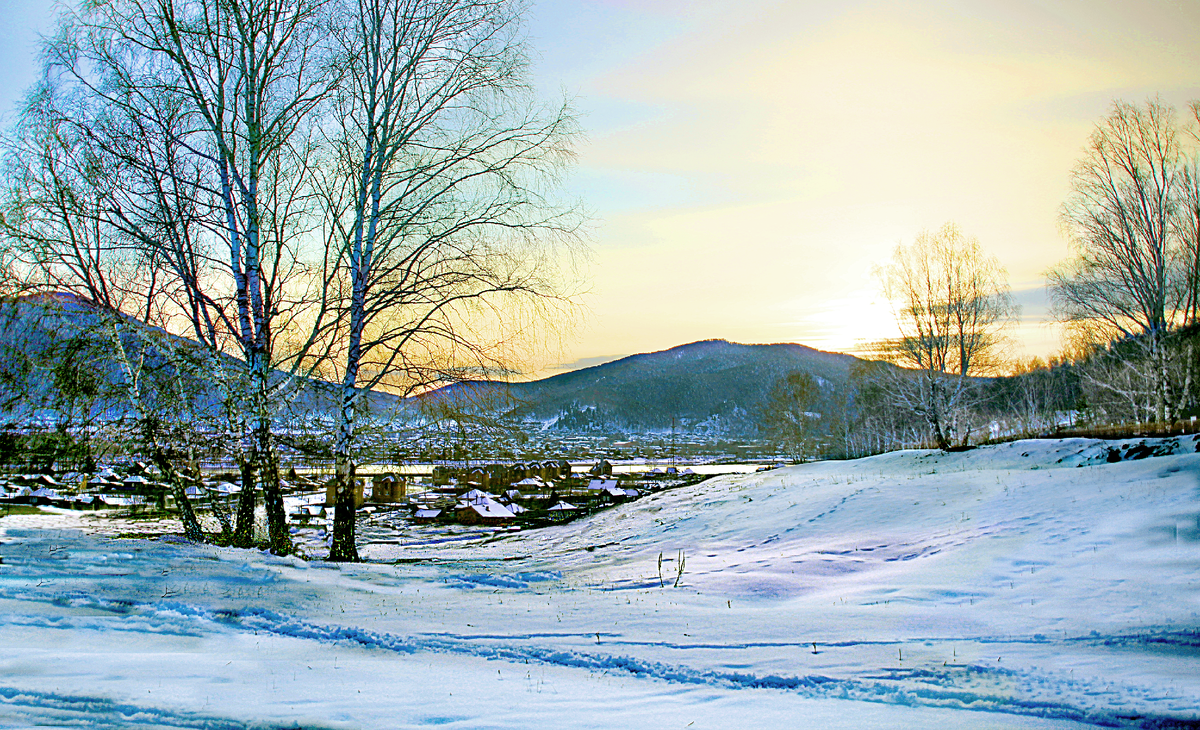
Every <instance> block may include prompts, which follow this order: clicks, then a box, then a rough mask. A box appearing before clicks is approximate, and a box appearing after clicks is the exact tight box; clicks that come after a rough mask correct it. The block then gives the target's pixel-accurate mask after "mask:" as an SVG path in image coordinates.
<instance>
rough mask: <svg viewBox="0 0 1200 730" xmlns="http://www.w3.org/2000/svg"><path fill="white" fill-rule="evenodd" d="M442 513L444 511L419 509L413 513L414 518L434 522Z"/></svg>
mask: <svg viewBox="0 0 1200 730" xmlns="http://www.w3.org/2000/svg"><path fill="white" fill-rule="evenodd" d="M441 513H442V511H441V510H440V509H432V508H428V509H419V510H417V511H416V512H414V513H413V517H416V518H417V519H418V520H432V519H433V518H435V517H437V516H438V515H440V514H441Z"/></svg>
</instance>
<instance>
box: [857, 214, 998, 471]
mask: <svg viewBox="0 0 1200 730" xmlns="http://www.w3.org/2000/svg"><path fill="white" fill-rule="evenodd" d="M879 273H880V275H881V277H882V279H883V285H884V291H885V293H886V294H887V296H888V297H889V298H890V299H891V300H892V302H893V304H894V306H895V307H896V318H897V321H898V323H899V325H900V337H898V338H896V339H894V340H888V341H885V342H882V343H878V344H877V345H876V348H877V352H878V354H880V355H882V356H883V357H884V358H885V359H887V360H889V361H891V362H893V363H895V364H897V365H900V366H902V367H905V368H909V369H911V370H913V371H915V372H913V373H911V374H909V373H902V372H899V371H896V372H894V373H893V375H894V382H893V383H892V387H891V390H892V394H891V395H892V397H893V398H894V399H895V400H896V401H897V402H898V403H901V404H902V405H903V406H904V407H905V408H907V409H909V410H911V411H912V412H914V413H917V414H919V415H920V416H921V417H922V418H923V419H924V420H925V422H926V423H927V424H928V426H929V429H930V435H931V436H932V437H933V439H934V441H935V442H936V443H937V445H938V446H939V447H940V448H943V449H945V448H948V447H949V446H950V444H951V440H952V439H953V438H954V436H955V435H960V436H961V438H962V440H963V442H964V443H965V442H966V440H967V439H968V438H969V437H970V431H971V424H970V423H969V422H968V419H967V418H966V415H967V410H968V408H969V406H970V405H971V399H972V398H973V397H974V396H975V395H976V394H975V392H974V389H973V387H972V382H971V380H970V376H972V375H981V374H986V373H988V372H990V371H992V370H993V369H994V368H995V367H996V365H997V363H998V362H999V352H998V350H999V347H1000V345H1001V344H1002V337H1001V335H1002V331H1003V328H1004V327H1005V326H1006V325H1007V324H1008V323H1009V322H1010V321H1011V319H1012V317H1013V316H1014V315H1015V313H1016V305H1015V304H1014V302H1013V300H1012V296H1011V295H1010V293H1009V289H1008V283H1007V274H1006V272H1005V271H1004V269H1003V267H1001V266H1000V263H999V262H998V261H997V260H996V258H995V257H994V256H989V255H987V254H986V253H984V251H983V249H982V247H981V246H980V245H979V241H978V240H977V239H975V238H973V237H967V236H964V235H963V234H962V232H961V231H960V230H959V229H958V227H957V226H956V225H954V224H953V223H947V224H946V225H945V226H943V227H942V228H941V229H940V230H938V231H937V232H936V233H931V232H929V231H924V232H922V233H921V234H920V235H918V236H917V238H916V240H915V241H913V243H911V244H909V245H907V246H906V245H899V246H897V247H896V249H895V251H894V253H893V255H892V262H891V264H889V265H888V266H887V267H886V268H885V269H882V270H881V271H880V272H879Z"/></svg>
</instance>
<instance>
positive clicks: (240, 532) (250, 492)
mask: <svg viewBox="0 0 1200 730" xmlns="http://www.w3.org/2000/svg"><path fill="white" fill-rule="evenodd" d="M256 462H257V459H256V458H254V456H253V455H251V456H249V457H247V456H246V455H243V456H242V457H241V460H240V463H239V470H240V471H241V473H242V491H241V493H240V494H238V506H237V526H236V527H234V530H233V546H234V547H240V548H248V547H254V507H255V504H254V502H255V498H254V488H255V486H257V481H258V480H257V479H256V478H255V477H256V471H257V463H256Z"/></svg>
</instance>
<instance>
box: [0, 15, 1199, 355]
mask: <svg viewBox="0 0 1200 730" xmlns="http://www.w3.org/2000/svg"><path fill="white" fill-rule="evenodd" d="M0 8H3V11H4V12H3V17H4V18H5V19H6V22H5V23H4V25H3V27H2V28H0V68H4V69H6V71H5V73H4V74H3V75H2V76H0V109H3V110H7V111H8V118H9V119H11V116H12V110H13V109H14V108H15V104H16V103H17V101H18V100H19V98H20V95H21V93H22V90H23V89H24V88H25V87H27V86H28V85H29V84H30V83H31V82H32V81H33V80H34V78H35V77H36V61H35V59H34V50H35V48H36V43H37V34H38V33H39V32H42V33H45V32H49V31H50V30H51V28H52V18H53V12H52V10H51V9H49V8H47V7H46V4H45V3H43V2H31V1H29V0H0ZM527 22H528V32H529V37H530V42H531V45H532V50H533V55H534V61H533V73H534V81H535V84H536V86H537V87H538V89H539V91H540V92H541V93H542V94H543V95H544V96H546V97H547V98H548V99H556V98H561V97H562V96H563V95H566V96H567V97H569V98H571V99H572V100H573V103H574V105H575V108H576V109H577V110H578V113H579V114H580V120H581V123H582V126H583V128H584V129H585V131H586V137H585V139H584V140H583V141H582V142H581V144H580V146H579V148H578V154H579V159H578V165H577V167H576V168H575V170H574V171H573V173H572V174H571V176H570V177H569V179H568V180H567V182H566V190H565V192H566V194H567V196H568V197H574V198H579V199H580V200H582V201H583V203H584V205H585V206H586V207H587V209H588V210H589V211H590V213H591V215H592V222H591V225H590V227H589V232H590V247H591V251H592V256H591V261H590V266H589V270H588V271H589V277H588V285H587V290H588V293H587V294H586V295H585V296H584V297H583V298H582V304H583V309H582V315H581V316H580V317H579V318H578V324H577V325H576V326H575V327H574V328H573V330H572V331H570V332H569V333H568V334H567V335H566V336H565V338H564V339H563V340H562V342H561V344H559V345H554V346H551V347H550V348H549V350H548V351H547V353H546V354H544V355H543V356H542V357H541V362H543V363H544V364H545V365H547V366H548V368H547V369H545V370H541V371H540V372H541V373H552V372H555V371H556V368H557V369H559V370H561V369H572V368H576V367H581V366H586V365H593V364H597V363H599V362H603V361H605V360H609V359H614V358H616V357H619V356H623V355H627V354H633V353H637V352H647V351H654V350H661V349H665V348H668V347H672V346H675V345H679V344H683V343H687V342H692V341H696V340H702V339H710V338H724V339H729V340H733V341H737V342H745V343H765V342H798V343H802V344H806V345H810V346H813V347H818V348H821V349H826V350H837V351H854V350H855V348H857V347H859V346H861V345H862V344H863V343H864V342H867V341H870V340H872V339H878V338H881V337H887V336H891V335H894V334H895V332H896V330H895V322H894V319H893V317H892V314H891V307H890V306H889V303H888V302H887V301H886V299H884V297H883V296H882V293H881V291H880V284H879V280H878V277H877V276H876V275H875V273H874V271H875V270H876V269H877V267H879V266H881V265H884V264H886V262H887V261H888V259H889V258H890V255H891V251H892V250H893V249H894V248H895V247H896V246H897V245H898V244H901V243H908V242H911V241H912V240H913V239H914V238H915V237H916V236H917V235H918V234H919V233H920V232H921V231H922V230H926V229H928V230H934V229H937V228H940V227H941V226H942V225H943V224H944V223H946V222H948V221H954V222H956V223H957V224H958V225H959V226H960V227H961V228H962V229H963V230H964V232H966V233H967V234H969V235H973V236H976V237H977V238H978V239H979V240H980V242H981V244H982V245H983V247H984V248H985V249H986V250H987V251H988V252H990V253H992V254H994V255H995V256H996V257H997V258H998V259H999V260H1000V262H1001V263H1002V264H1003V265H1004V266H1005V268H1006V269H1007V270H1008V273H1009V281H1010V284H1011V286H1012V289H1013V292H1014V294H1015V296H1016V298H1017V300H1018V301H1019V302H1021V303H1022V304H1023V310H1022V315H1021V319H1020V321H1019V323H1018V324H1017V325H1016V326H1015V327H1014V328H1013V329H1012V331H1011V333H1010V335H1011V339H1012V341H1013V351H1012V354H1014V355H1019V356H1026V355H1043V356H1045V355H1049V354H1053V353H1054V352H1056V351H1057V350H1058V349H1059V347H1060V341H1059V335H1058V332H1057V329H1056V328H1055V327H1054V326H1053V325H1052V324H1051V323H1050V319H1051V317H1050V313H1049V311H1048V307H1047V303H1048V300H1047V295H1046V291H1045V284H1044V281H1045V280H1044V272H1045V271H1046V269H1047V268H1049V267H1050V266H1052V265H1054V264H1055V263H1057V262H1059V261H1061V260H1063V259H1064V258H1065V257H1067V256H1068V255H1069V253H1070V251H1069V247H1068V245H1067V243H1066V240H1065V239H1064V237H1063V236H1062V234H1061V232H1060V231H1059V227H1058V219H1057V215H1058V208H1059V206H1060V204H1061V203H1062V201H1063V199H1064V197H1065V196H1066V194H1067V192H1068V190H1069V176H1070V171H1071V168H1072V166H1073V165H1074V163H1075V161H1076V160H1078V159H1079V157H1080V156H1081V153H1082V148H1083V146H1084V144H1085V142H1086V141H1087V137H1088V135H1089V133H1090V132H1091V130H1092V129H1093V128H1094V126H1095V124H1096V123H1097V122H1098V121H1099V120H1100V119H1102V118H1103V116H1104V115H1105V114H1106V112H1107V111H1108V109H1109V108H1110V106H1111V104H1112V102H1113V101H1114V100H1115V99H1123V100H1127V101H1134V102H1140V101H1144V100H1146V99H1147V98H1151V97H1154V96H1158V97H1160V98H1161V99H1162V100H1163V101H1165V102H1168V103H1171V104H1173V105H1175V106H1177V107H1180V108H1182V107H1183V106H1185V105H1186V104H1187V102H1189V101H1190V100H1193V99H1197V98H1200V72H1197V71H1196V69H1198V68H1200V44H1198V43H1196V42H1195V29H1196V28H1197V27H1200V4H1198V3H1195V2H1193V1H1191V0H1178V1H1176V0H1149V1H1146V2H1112V1H1110V2H1097V1H1096V0H1039V1H1036V2H1033V1H1029V2H1026V1H1015V2H1014V1H1005V2H1001V1H999V0H991V1H989V0H959V1H955V2H950V1H949V0H946V1H944V2H935V1H931V0H910V1H908V2H901V1H900V0H882V1H877V2H870V1H859V0H848V1H846V0H843V1H840V2H805V1H797V0H791V1H771V0H736V1H735V0H689V1H688V2H684V1H683V0H637V1H636V2H635V1H634V0H533V2H532V4H531V5H530V8H529V13H528V18H527ZM535 369H536V367H535Z"/></svg>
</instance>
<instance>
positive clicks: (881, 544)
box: [0, 437, 1200, 728]
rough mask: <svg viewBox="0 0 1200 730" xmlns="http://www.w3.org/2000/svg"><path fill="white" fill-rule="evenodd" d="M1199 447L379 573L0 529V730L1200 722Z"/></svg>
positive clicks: (1072, 446)
mask: <svg viewBox="0 0 1200 730" xmlns="http://www.w3.org/2000/svg"><path fill="white" fill-rule="evenodd" d="M1198 446H1200V444H1198V443H1197V439H1196V438H1195V437H1185V438H1179V439H1167V440H1161V439H1160V440H1127V441H1124V442H1099V441H1092V440H1082V439H1070V440H1063V441H1021V442H1016V443H1011V444H1005V445H1001V446H995V447H987V448H981V449H977V450H974V451H969V452H963V453H954V454H942V453H940V452H925V451H908V452H899V453H893V454H887V455H884V456H879V457H875V458H870V459H862V460H858V461H853V462H823V463H816V464H806V465H802V466H796V467H789V468H786V469H777V470H773V471H769V472H761V473H756V474H746V475H735V476H727V477H720V478H715V479H711V480H708V481H705V482H703V483H701V484H698V485H695V486H693V487H687V488H681V489H678V490H673V491H670V492H664V493H659V494H656V495H653V496H650V497H647V498H644V499H641V500H638V501H636V502H632V503H629V504H626V505H623V506H621V507H618V508H615V509H612V510H608V511H605V512H602V513H599V514H597V515H594V516H593V517H591V518H589V519H587V520H583V521H579V522H575V523H572V524H570V525H564V526H560V527H554V528H548V529H543V530H535V531H529V532H525V533H515V534H505V535H502V536H490V535H488V534H487V533H483V532H478V531H476V532H463V533H462V534H459V535H447V534H446V533H445V532H441V531H432V530H428V529H419V530H418V529H408V530H402V531H399V532H391V531H389V530H386V529H383V527H382V526H381V524H380V523H379V522H375V523H373V524H370V523H369V524H364V529H363V534H364V539H365V543H364V545H363V546H362V551H363V553H364V555H365V556H367V557H368V558H370V560H371V561H372V562H368V563H364V564H358V565H341V566H339V565H332V564H326V563H323V562H319V561H314V562H305V561H302V560H300V559H298V558H286V559H285V558H276V557H273V556H270V555H265V554H261V553H258V552H252V551H250V552H248V551H238V550H231V549H221V548H215V547H211V546H193V545H189V544H186V543H183V542H182V541H180V540H177V539H172V538H165V539H148V540H147V539H143V540H136V539H118V538H114V537H110V536H105V535H97V534H90V535H89V534H85V533H83V532H81V531H79V530H77V529H55V526H56V525H57V526H77V525H79V524H81V523H82V522H83V521H82V520H80V519H78V518H72V517H61V518H60V517H46V516H13V517H8V518H3V519H0V531H2V534H0V543H2V544H0V556H2V557H3V564H2V565H0V647H2V649H0V727H21V726H35V725H36V726H46V725H51V726H53V725H63V726H84V727H89V726H95V727H129V726H136V727H153V728H158V727H163V728H167V727H170V728H175V727H184V728H193V727H197V728H226V727H228V728H234V727H245V726H247V725H253V726H261V727H295V726H301V727H362V728H374V727H420V726H427V725H439V726H444V727H452V728H528V727H571V728H575V727H579V728H585V727H621V728H627V727H647V728H673V727H677V728H689V727H690V728H748V727H770V728H776V727H812V728H827V727H829V728H860V727H936V726H943V727H979V728H984V727H986V728H1049V727H1054V728H1067V727H1083V726H1087V725H1105V726H1117V727H1154V728H1167V727H1200V479H1198V475H1200V453H1197V448H1198ZM1151 450H1156V451H1157V452H1158V453H1159V454H1160V455H1154V456H1152V455H1150V453H1149V452H1150V451H1151ZM1168 453H1169V454H1170V455H1162V454H1168ZM1110 459H1111V460H1119V461H1117V462H1116V463H1109V461H1110ZM381 519H382V518H381ZM72 520H73V521H72ZM660 556H661V563H660ZM660 565H661V567H660ZM681 568H682V570H681ZM676 584H677V585H676Z"/></svg>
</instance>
